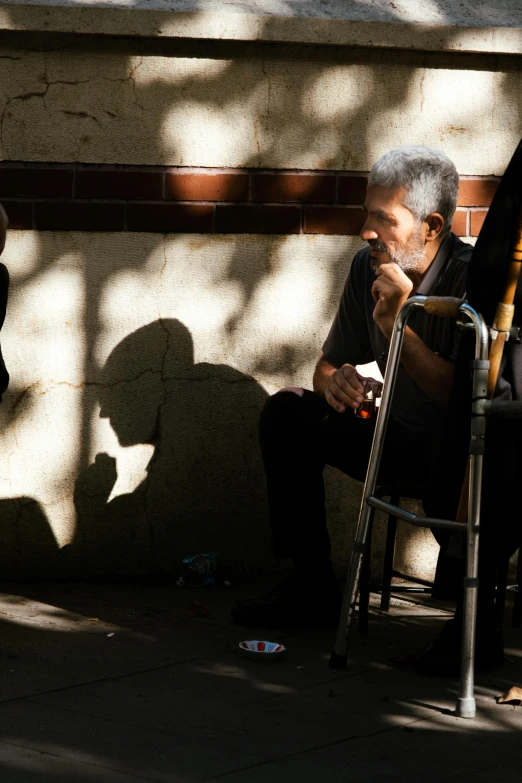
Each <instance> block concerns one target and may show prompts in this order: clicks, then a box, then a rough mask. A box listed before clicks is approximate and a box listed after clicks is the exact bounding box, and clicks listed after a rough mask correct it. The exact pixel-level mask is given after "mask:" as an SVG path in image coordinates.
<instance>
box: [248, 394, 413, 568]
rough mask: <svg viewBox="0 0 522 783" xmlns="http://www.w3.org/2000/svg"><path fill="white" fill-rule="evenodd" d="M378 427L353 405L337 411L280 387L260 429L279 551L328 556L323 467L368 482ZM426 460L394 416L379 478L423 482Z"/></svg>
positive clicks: (299, 555)
mask: <svg viewBox="0 0 522 783" xmlns="http://www.w3.org/2000/svg"><path fill="white" fill-rule="evenodd" d="M374 426H375V421H374V420H373V421H368V420H364V419H360V418H358V417H357V416H355V415H354V413H353V411H352V410H348V411H346V412H345V413H336V412H335V411H334V410H333V408H331V407H330V406H329V405H328V404H327V403H326V401H325V400H324V399H323V398H322V397H319V396H318V395H316V394H314V392H311V391H307V390H304V392H303V395H302V396H299V395H297V394H296V393H294V392H290V391H281V392H278V393H277V394H275V395H273V396H272V397H270V398H269V399H268V400H267V402H266V405H265V407H264V410H263V412H262V414H261V419H260V424H259V434H260V443H261V451H262V455H263V462H264V466H265V472H266V478H267V490H268V504H269V514H270V524H271V529H272V540H273V546H274V549H275V552H276V554H277V555H279V556H280V557H292V558H294V560H295V559H301V560H309V561H310V562H314V561H317V560H318V559H319V558H325V557H329V555H330V539H329V536H328V530H327V527H326V513H325V503H324V501H325V497H324V482H323V470H324V467H325V465H332V466H333V467H336V468H339V469H340V470H342V471H343V473H346V474H348V475H349V476H351V477H352V478H355V479H357V480H359V481H364V478H365V476H366V470H367V467H368V461H369V457H370V450H371V445H372V438H373V432H374ZM427 466H428V461H427V457H426V454H425V453H423V449H422V448H421V444H419V442H418V441H417V442H415V441H413V440H412V438H411V436H410V435H409V433H408V432H407V431H406V430H405V429H404V428H401V427H399V426H398V425H397V424H396V423H395V422H393V420H392V421H390V424H389V426H388V432H387V436H386V442H385V448H384V451H383V455H382V461H381V470H380V477H379V478H380V480H381V481H391V480H394V479H403V480H404V479H409V480H423V479H425V478H426V471H427Z"/></svg>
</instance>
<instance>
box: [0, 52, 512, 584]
mask: <svg viewBox="0 0 522 783" xmlns="http://www.w3.org/2000/svg"><path fill="white" fill-rule="evenodd" d="M521 80H522V77H521V71H520V60H519V58H516V57H487V56H476V55H457V54H454V55H450V54H445V55H442V54H441V55H436V54H430V55H427V54H425V53H422V52H420V53H404V52H399V51H395V52H392V51H385V50H381V51H378V52H377V51H374V50H371V49H365V50H362V49H360V50H358V49H346V50H342V51H339V50H335V51H331V50H327V49H326V48H324V47H323V48H319V47H309V48H306V49H305V48H302V49H299V48H298V47H292V46H285V47H277V46H270V45H262V46H261V45H257V44H256V45H251V46H249V45H239V44H237V45H236V44H234V45H233V44H230V43H227V42H225V43H221V44H220V45H219V46H216V45H214V44H213V43H212V42H199V43H194V42H191V43H190V44H188V43H187V42H183V41H180V42H177V43H176V45H175V46H174V45H170V48H169V47H168V46H166V45H162V47H160V48H158V47H157V46H156V45H154V46H153V45H152V43H151V42H148V43H139V44H138V43H136V42H129V41H116V42H115V41H108V40H106V41H104V42H103V43H102V44H101V43H100V42H99V41H90V42H89V41H83V40H82V41H80V39H75V38H74V37H73V38H71V37H69V38H67V39H66V40H65V39H64V40H58V39H54V38H53V39H52V40H51V39H49V40H47V39H46V40H44V41H39V42H38V41H29V40H28V39H24V41H22V42H20V41H19V42H18V43H17V44H16V45H15V44H13V43H12V41H11V40H10V39H6V38H5V37H4V38H3V39H0V155H1V157H2V158H3V159H4V160H8V161H26V162H27V161H40V162H67V161H75V162H80V163H99V164H103V163H110V164H119V163H125V164H133V165H169V166H170V165H172V166H195V167H198V166H205V167H228V166H231V167H236V168H237V167H239V168H241V167H245V168H247V169H253V168H256V167H265V168H270V167H277V168H279V169H281V168H282V169H291V168H306V169H311V170H313V169H317V168H320V169H323V170H324V169H330V170H339V169H340V170H342V169H347V170H350V171H358V170H361V171H367V170H368V169H369V168H370V167H371V164H372V163H373V161H374V160H375V158H376V157H377V156H378V155H379V154H381V153H382V152H384V151H386V150H388V149H389V148H390V147H392V146H395V145H397V144H402V143H407V142H415V143H424V144H433V145H436V146H440V147H442V148H443V149H444V150H445V151H446V152H447V153H448V154H449V155H450V156H451V157H452V158H453V159H454V160H455V162H456V164H457V167H458V169H459V173H460V174H464V175H466V174H472V175H481V174H501V173H502V171H503V169H504V167H505V165H506V163H507V161H508V159H509V157H510V155H511V153H512V150H513V148H514V147H515V145H516V143H517V142H518V140H519V137H520V135H521V131H522V116H521V109H520V102H519V100H518V96H519V94H520V89H521V86H522V84H521ZM359 247H360V241H359V240H358V239H357V238H354V237H349V236H344V237H343V236H325V235H322V236H321V235H318V236H313V235H295V236H285V235H281V236H276V235H264V236H263V235H245V234H241V233H240V232H239V233H237V234H235V235H230V236H225V235H221V236H220V235H210V234H209V235H200V234H183V233H179V234H166V235H162V234H151V233H140V234H132V233H130V232H127V233H125V234H118V233H111V234H108V233H107V234H103V233H95V232H93V233H87V232H85V233H77V232H63V233H58V232H51V231H46V232H40V233H35V232H32V231H26V232H17V231H10V232H9V238H8V244H7V249H6V253H5V257H4V258H5V262H6V264H7V266H8V268H9V270H10V272H11V276H12V288H11V296H10V302H9V307H8V316H7V321H6V324H5V327H4V329H3V331H2V349H3V352H4V355H5V358H6V363H7V366H8V369H9V371H10V373H11V377H12V381H11V386H10V388H9V391H8V393H7V394H6V395H5V399H4V402H3V404H2V406H0V418H1V420H2V421H1V423H2V426H1V436H0V437H1V440H2V444H1V446H2V447H1V450H0V506H1V508H2V520H3V521H2V528H1V530H2V533H1V540H2V547H0V567H1V569H2V573H3V574H4V576H5V577H6V578H7V577H23V578H28V577H34V578H42V577H43V578H52V577H53V576H70V575H75V576H103V577H106V576H121V577H123V576H126V575H147V574H151V573H155V574H165V573H168V574H172V572H173V571H175V570H176V568H177V564H178V562H179V558H180V557H181V556H183V555H185V554H187V553H193V552H198V551H205V550H208V549H215V550H217V551H218V552H219V553H220V556H221V558H222V560H223V561H224V562H225V563H226V564H227V567H229V568H230V569H236V570H238V571H241V570H248V571H252V570H256V569H258V568H261V567H264V566H268V565H270V564H271V562H272V561H271V556H270V553H269V540H268V530H267V518H266V500H265V493H264V478H263V472H262V467H261V463H260V456H259V452H258V448H257V432H256V431H257V418H258V415H259V411H260V409H261V407H262V405H263V402H264V400H265V399H266V396H267V394H269V393H272V392H274V391H275V390H277V389H278V388H280V387H281V386H284V385H288V384H303V385H306V386H310V383H311V376H312V370H313V366H314V363H315V361H316V359H317V356H318V354H319V351H320V347H321V345H322V342H323V340H324V338H325V336H326V334H327V332H328V327H329V324H330V322H331V319H332V316H333V313H334V311H335V307H336V302H337V299H338V296H339V293H340V289H341V286H342V284H343V281H344V279H345V276H346V274H347V272H348V269H349V265H350V261H351V258H352V257H353V254H354V253H355V251H356V250H357V249H358V248H359ZM327 482H328V515H329V522H330V526H331V529H332V531H333V536H334V553H335V557H336V563H337V565H338V566H340V565H341V564H342V563H343V562H345V560H346V556H347V554H348V552H349V542H350V540H351V536H352V534H353V525H354V521H355V518H356V515H357V506H358V502H359V493H360V488H359V487H358V485H356V484H355V482H352V481H351V480H349V479H347V478H346V477H342V476H341V475H340V474H339V473H336V472H335V471H331V472H328V474H327ZM377 543H378V548H379V542H377ZM434 551H435V550H434V546H433V543H432V541H431V539H430V537H429V534H427V533H424V532H415V531H413V532H409V533H407V534H405V536H404V539H403V542H402V546H401V557H402V558H403V562H402V563H399V566H402V567H405V568H408V566H411V567H412V568H413V569H414V570H415V571H416V573H418V574H420V575H423V576H429V575H430V573H431V569H432V567H433V558H434Z"/></svg>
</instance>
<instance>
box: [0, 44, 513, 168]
mask: <svg viewBox="0 0 522 783" xmlns="http://www.w3.org/2000/svg"><path fill="white" fill-rule="evenodd" d="M68 41H70V39H67V38H66V40H65V42H64V41H60V40H59V39H56V38H55V39H54V42H53V41H52V40H51V42H50V43H49V44H48V46H54V47H59V46H60V43H61V45H62V46H63V47H64V48H63V50H61V51H37V52H35V51H31V52H28V51H26V52H21V51H20V49H19V48H18V47H13V46H12V45H11V46H10V45H9V43H8V42H7V43H6V44H5V45H4V46H3V47H2V56H1V58H0V84H1V90H0V115H1V117H2V121H1V148H0V154H1V156H2V158H3V159H5V160H16V161H26V160H27V161H35V160H36V161H82V162H87V163H127V164H129V163H133V164H148V165H154V164H168V165H172V166H217V167H221V166H232V167H238V166H258V167H265V168H270V167H274V168H303V169H348V170H362V171H367V170H368V169H369V168H370V167H371V165H372V163H373V161H374V160H375V159H376V158H377V157H378V156H379V155H381V154H382V153H383V152H385V151H386V150H388V149H390V148H391V147H394V146H397V145H399V144H402V143H404V142H406V141H411V142H413V141H416V142H422V143H425V144H428V145H434V146H442V147H443V148H444V150H445V151H446V152H447V153H448V154H449V155H450V157H451V158H452V159H453V160H454V161H455V164H456V166H457V168H458V170H459V173H460V174H475V175H477V174H479V175H481V174H501V173H502V172H503V169H504V167H505V165H506V162H507V160H509V157H510V155H511V153H512V150H513V149H514V147H515V146H516V144H517V142H518V139H519V137H520V127H521V123H522V120H521V108H520V101H519V95H520V93H521V90H522V74H521V61H520V58H518V57H509V56H496V57H493V56H491V57H489V58H488V56H487V55H476V54H468V55H465V54H462V55H459V54H454V53H440V54H434V53H431V54H427V53H419V52H397V51H392V50H371V49H360V50H356V49H344V50H338V49H328V48H327V47H302V48H299V47H295V46H281V47H277V46H270V45H266V44H239V43H233V42H228V43H224V42H199V41H190V42H187V41H185V42H179V43H177V44H176V45H174V44H172V43H164V44H161V46H160V45H155V46H153V45H152V43H150V44H149V45H147V44H146V43H143V42H141V43H136V42H130V41H112V40H104V41H103V42H102V43H99V42H97V41H90V42H89V41H86V42H85V43H83V45H82V43H81V42H80V39H76V41H75V42H74V44H72V43H69V46H68V45H67V42H68ZM40 45H41V44H40ZM158 49H159V51H160V52H161V53H157V50H158Z"/></svg>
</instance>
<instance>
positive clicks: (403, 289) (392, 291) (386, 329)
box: [372, 261, 413, 339]
mask: <svg viewBox="0 0 522 783" xmlns="http://www.w3.org/2000/svg"><path fill="white" fill-rule="evenodd" d="M375 274H376V275H377V280H376V281H375V282H374V284H373V286H372V296H373V298H374V299H375V302H376V304H375V309H374V311H373V320H374V321H375V322H376V324H377V326H378V327H379V329H380V330H381V332H382V333H383V334H384V335H385V337H387V338H388V339H390V338H391V334H392V331H393V324H394V322H395V317H396V315H397V313H398V312H399V310H400V309H401V307H402V305H403V304H404V302H405V301H406V300H407V298H408V297H409V295H410V294H411V292H412V289H413V283H412V281H411V280H410V278H409V277H408V276H407V275H406V274H405V273H404V272H403V271H402V269H400V267H399V266H398V265H397V264H394V263H393V262H392V261H390V263H388V264H380V265H379V267H378V268H377V269H376V270H375Z"/></svg>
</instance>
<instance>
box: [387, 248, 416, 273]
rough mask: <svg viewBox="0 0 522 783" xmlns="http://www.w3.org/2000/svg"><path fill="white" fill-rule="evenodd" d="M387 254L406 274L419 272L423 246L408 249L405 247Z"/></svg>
mask: <svg viewBox="0 0 522 783" xmlns="http://www.w3.org/2000/svg"><path fill="white" fill-rule="evenodd" d="M389 256H390V259H391V260H392V261H393V263H394V264H397V266H398V267H399V269H402V271H403V272H405V273H406V274H407V273H408V272H420V271H421V269H422V261H423V259H424V248H423V247H417V248H414V249H412V250H410V249H408V248H407V247H405V248H401V249H400V250H398V251H397V252H396V253H394V254H392V253H390V254H389Z"/></svg>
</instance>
